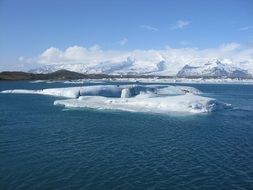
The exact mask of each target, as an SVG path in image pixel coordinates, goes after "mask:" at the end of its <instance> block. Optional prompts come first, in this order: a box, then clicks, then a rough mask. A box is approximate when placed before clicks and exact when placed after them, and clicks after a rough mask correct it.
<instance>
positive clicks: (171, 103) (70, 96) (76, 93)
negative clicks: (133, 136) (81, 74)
mask: <svg viewBox="0 0 253 190" xmlns="http://www.w3.org/2000/svg"><path fill="white" fill-rule="evenodd" d="M1 93H23V94H41V95H51V96H56V97H64V98H67V99H63V100H56V101H55V102H54V105H62V106H65V107H71V108H93V109H114V110H124V111H132V112H152V113H170V112H188V113H208V112H212V111H215V110H218V109H221V108H225V107H228V105H227V104H225V103H221V102H218V101H217V100H215V99H214V98H209V97H204V96H202V95H201V94H202V92H201V91H199V90H198V89H196V88H193V87H189V86H174V85H93V86H82V87H67V88H49V89H41V90H25V89H15V90H5V91H2V92H1Z"/></svg>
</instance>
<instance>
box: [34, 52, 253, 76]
mask: <svg viewBox="0 0 253 190" xmlns="http://www.w3.org/2000/svg"><path fill="white" fill-rule="evenodd" d="M195 65H198V66H195ZM246 68H247V67H246ZM61 69H65V70H69V71H74V72H79V73H87V74H120V75H122V74H123V75H127V74H132V75H162V76H177V77H214V78H224V77H228V78H252V73H249V72H248V70H247V69H241V68H239V67H238V66H235V64H228V63H222V62H221V61H219V60H212V61H208V62H207V63H202V62H201V63H199V62H198V63H197V64H196V63H195V62H192V63H191V64H186V65H181V64H175V63H173V64H172V63H171V62H170V61H169V60H166V59H163V58H161V59H159V60H157V62H153V63H150V62H148V63H147V62H140V61H138V60H137V59H133V58H130V57H128V58H127V59H126V60H125V61H122V62H115V63H113V62H110V61H106V62H101V63H98V64H81V63H71V64H66V63H64V64H52V65H44V66H42V67H40V68H37V69H33V70H31V72H34V73H49V72H54V71H57V70H61Z"/></svg>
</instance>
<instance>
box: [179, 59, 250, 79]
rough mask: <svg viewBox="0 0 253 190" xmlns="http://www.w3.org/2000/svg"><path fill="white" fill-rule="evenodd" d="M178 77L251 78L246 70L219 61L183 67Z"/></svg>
mask: <svg viewBox="0 0 253 190" xmlns="http://www.w3.org/2000/svg"><path fill="white" fill-rule="evenodd" d="M177 76H178V77H214V78H220V77H228V78H251V77H252V75H251V74H250V73H248V71H247V70H244V69H240V68H238V67H235V66H232V65H229V64H224V63H221V62H220V61H219V60H215V61H209V62H208V63H206V64H204V65H203V66H191V65H185V66H184V67H183V68H182V69H181V70H180V71H179V72H178V73H177Z"/></svg>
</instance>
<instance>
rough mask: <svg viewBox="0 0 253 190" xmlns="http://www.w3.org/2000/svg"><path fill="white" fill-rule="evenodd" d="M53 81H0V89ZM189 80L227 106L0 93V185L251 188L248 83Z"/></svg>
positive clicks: (252, 118)
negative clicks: (168, 109) (117, 107)
mask: <svg viewBox="0 0 253 190" xmlns="http://www.w3.org/2000/svg"><path fill="white" fill-rule="evenodd" d="M68 85H69V84H68ZM60 86H67V84H62V83H52V84H46V83H37V84H31V83H27V82H1V83H0V90H5V89H16V88H25V89H40V88H50V87H60ZM72 86H73V85H72ZM78 86H80V84H79V85H78ZM190 86H193V87H196V88H198V89H200V90H202V91H203V92H204V93H205V94H204V95H206V96H210V97H215V98H216V99H218V100H219V101H224V102H226V103H231V104H232V105H233V109H229V110H221V111H218V112H214V113H211V114H201V115H185V116H184V115H158V114H142V113H130V112H118V111H96V110H91V109H82V110H77V109H74V110H68V109H67V110H66V109H63V108H62V107H58V106H53V101H54V100H56V99H58V98H56V97H50V96H41V95H31V94H30V95H29V94H26V95H25V94H23V95H22V94H0V189H3V190H5V189H25V190H28V189H43V190H44V189H92V190H93V189H110V190H111V189H120V190H121V189H179V190H183V189H201V190H202V189H252V188H253V86H250V85H200V84H199V85H197V84H195V85H190Z"/></svg>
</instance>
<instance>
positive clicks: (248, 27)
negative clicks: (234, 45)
mask: <svg viewBox="0 0 253 190" xmlns="http://www.w3.org/2000/svg"><path fill="white" fill-rule="evenodd" d="M251 29H253V26H245V27H242V28H239V30H240V31H247V30H251Z"/></svg>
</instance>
